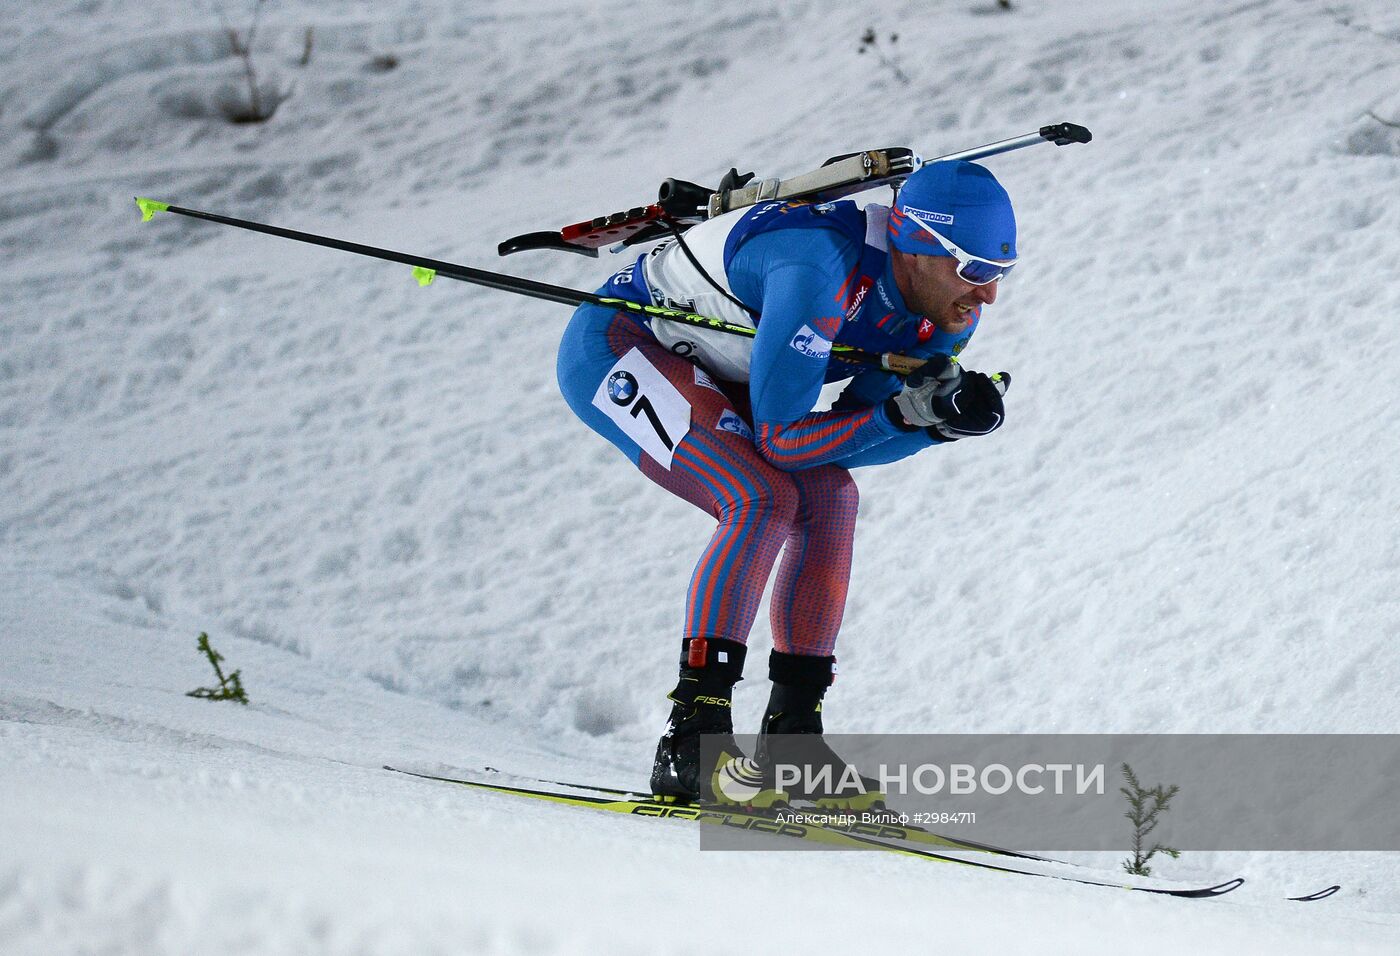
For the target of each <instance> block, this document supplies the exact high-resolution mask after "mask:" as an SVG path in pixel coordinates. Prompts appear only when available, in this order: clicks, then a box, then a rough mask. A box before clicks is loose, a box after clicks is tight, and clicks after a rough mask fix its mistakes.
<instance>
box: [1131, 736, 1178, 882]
mask: <svg viewBox="0 0 1400 956" xmlns="http://www.w3.org/2000/svg"><path fill="white" fill-rule="evenodd" d="M1123 776H1124V777H1125V778H1126V779H1127V781H1128V786H1126V787H1119V788H1118V790H1119V792H1120V793H1122V794H1123V796H1125V797H1127V798H1128V806H1129V808H1130V809H1129V810H1128V812H1127V813H1125V814H1123V816H1125V817H1127V818H1128V820H1129V821H1130V822H1131V823H1132V825H1133V856H1132V859H1129V860H1124V861H1123V869H1125V870H1127V871H1128V872H1129V873H1131V874H1133V875H1134V876H1151V875H1152V867H1150V866H1148V865H1147V861H1148V860H1150V859H1152V857H1153V856H1155V855H1156V854H1157V853H1159V852H1160V853H1165V854H1166V855H1167V856H1169V857H1171V858H1172V859H1173V860H1175V859H1177V858H1178V857H1180V856H1181V851H1180V850H1175V849H1172V848H1171V847H1169V846H1163V845H1162V844H1160V843H1153V844H1152V846H1151V847H1150V848H1149V849H1147V850H1146V851H1144V849H1143V847H1144V845H1145V843H1146V842H1147V835H1148V834H1149V833H1151V832H1152V831H1153V830H1155V829H1157V822H1158V821H1157V817H1158V815H1159V814H1162V813H1165V812H1166V811H1167V809H1168V804H1169V803H1170V802H1171V799H1172V797H1174V796H1176V793H1177V790H1179V789H1180V788H1179V787H1177V785H1176V784H1172V785H1171V786H1170V787H1167V788H1165V789H1164V788H1163V787H1162V785H1161V784H1160V783H1159V784H1157V786H1155V787H1153V788H1152V789H1150V790H1149V789H1146V788H1145V787H1143V785H1142V784H1141V783H1139V782H1138V778H1137V774H1135V773H1133V768H1132V767H1130V766H1128V765H1127V764H1126V763H1125V764H1123Z"/></svg>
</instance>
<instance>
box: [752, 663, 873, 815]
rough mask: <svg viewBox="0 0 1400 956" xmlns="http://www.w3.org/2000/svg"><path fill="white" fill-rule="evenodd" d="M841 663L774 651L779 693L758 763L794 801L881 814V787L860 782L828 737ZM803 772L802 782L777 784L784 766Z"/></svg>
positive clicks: (771, 666) (772, 670)
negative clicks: (825, 730)
mask: <svg viewBox="0 0 1400 956" xmlns="http://www.w3.org/2000/svg"><path fill="white" fill-rule="evenodd" d="M835 672H836V658H834V657H805V656H802V655H799V654H783V653H781V652H779V651H773V653H772V655H771V656H770V657H769V658H768V676H769V678H771V679H772V681H773V692H772V694H771V695H770V696H769V698H768V709H767V710H766V711H765V713H764V715H763V726H762V729H761V730H760V731H759V737H758V752H757V754H756V755H755V759H756V761H757V763H758V765H759V766H760V767H761V768H762V769H763V771H764V773H765V774H766V775H767V776H768V778H769V779H770V780H774V781H775V783H781V784H782V785H783V787H784V790H785V791H786V793H787V794H788V796H789V797H790V798H791V799H793V800H798V801H802V802H804V803H810V804H815V805H816V806H818V807H821V808H823V809H829V810H856V811H859V810H880V809H883V808H884V806H885V794H884V792H883V791H882V790H881V789H880V784H879V781H877V780H872V779H871V778H869V777H864V776H860V775H859V774H858V773H856V772H855V769H854V768H853V767H851V765H850V764H848V763H847V762H846V761H845V760H842V759H841V758H840V757H839V756H837V754H836V752H835V751H833V750H832V749H831V747H830V746H829V745H828V744H827V742H826V739H825V738H824V737H823V736H822V697H824V696H825V695H826V689H827V688H828V687H830V686H831V682H832V681H833V680H834V679H835ZM780 765H781V766H789V767H798V768H801V770H802V775H801V777H800V779H798V780H797V781H795V782H790V781H789V780H788V779H786V778H783V779H781V780H779V779H777V777H776V773H777V770H776V768H777V767H778V766H780Z"/></svg>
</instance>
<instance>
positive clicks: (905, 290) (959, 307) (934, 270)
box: [890, 248, 998, 335]
mask: <svg viewBox="0 0 1400 956" xmlns="http://www.w3.org/2000/svg"><path fill="white" fill-rule="evenodd" d="M890 257H891V265H892V266H893V269H894V284H895V285H896V286H898V287H899V294H900V295H902V296H904V303H905V304H906V305H907V306H909V311H910V312H914V313H916V314H918V315H922V316H923V317H924V318H926V319H928V320H929V321H930V322H932V323H933V324H934V327H935V328H937V329H938V330H939V331H940V332H950V333H953V334H955V335H956V334H957V333H958V332H961V331H963V330H964V329H966V328H967V327H968V326H969V325H971V324H972V310H973V309H975V308H977V307H978V306H979V305H991V304H992V303H993V302H995V301H996V300H997V285H998V283H996V282H989V283H987V284H986V285H972V284H971V283H970V282H964V281H963V280H962V279H959V278H958V260H956V259H954V258H953V257H952V256H916V255H910V254H909V253H907V252H900V251H899V250H898V249H895V248H891V249H890Z"/></svg>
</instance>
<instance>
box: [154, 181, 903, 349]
mask: <svg viewBox="0 0 1400 956" xmlns="http://www.w3.org/2000/svg"><path fill="white" fill-rule="evenodd" d="M136 205H137V206H138V207H139V208H140V210H141V221H142V222H149V221H150V220H151V218H152V217H153V216H155V214H156V213H158V212H173V213H176V214H177V215H181V216H189V217H190V218H192V219H203V220H205V221H207V222H215V223H219V224H220V225H224V226H234V227H237V228H239V229H249V230H252V231H253V232H262V233H266V234H268V235H269V236H280V237H281V238H283V239H294V240H296V241H297V242H306V243H310V244H311V245H315V246H325V247H326V248H328V249H338V250H340V251H341V252H353V253H355V254H356V255H361V256H370V257H371V258H374V259H384V260H386V261H389V262H398V263H401V264H403V265H407V266H413V277H414V278H415V279H417V280H418V284H419V285H428V284H430V283H431V282H432V281H433V279H434V278H435V277H437V276H444V277H446V278H448V279H458V280H460V281H462V282H470V283H473V284H474V285H481V286H486V287H487V288H489V289H499V290H500V291H502V292H515V293H517V294H519V295H527V296H531V297H533V298H536V299H544V300H546V301H549V302H558V303H560V304H561V305H574V306H578V305H585V304H589V305H601V306H603V307H605V308H614V309H625V310H627V311H629V312H636V313H638V314H640V315H645V316H648V317H650V318H659V319H669V320H671V321H675V322H681V323H684V324H686V325H694V326H698V327H700V328H707V329H713V330H715V331H718V332H725V333H728V334H730V335H744V336H748V337H749V338H752V337H753V336H754V334H755V330H754V329H751V328H748V327H746V326H742V325H735V324H733V323H731V322H725V321H723V320H721V319H716V318H712V317H710V316H707V315H699V314H697V313H695V312H684V311H681V310H679V309H668V308H665V307H663V306H659V305H644V304H642V303H640V302H629V301H628V300H626V299H614V298H609V297H606V296H601V295H597V294H596V293H593V292H583V291H581V290H579V289H568V288H565V287H564V286H558V285H550V284H549V283H547V282H536V281H535V280H533V279H522V278H520V277H519V276H512V275H505V274H503V273H499V272H488V271H486V270H485V269H473V268H471V267H470V266H463V265H457V264H456V263H453V262H443V261H442V260H440V259H429V258H426V257H424V256H415V255H410V254H408V253H404V252H395V251H394V250H392V249H380V248H377V247H375V246H366V245H362V244H360V243H358V242H347V241H345V240H344V239H333V238H331V237H329V236H317V235H313V234H312V233H309V232H298V231H297V230H295V229H284V228H282V227H281V226H269V225H266V224H264V223H260V222H250V221H248V220H246V219H234V218H233V217H231V216H220V215H216V214H215V213H212V212H202V211H200V210H198V209H186V208H184V207H183V206H173V205H171V204H170V203H165V202H160V201H158V200H155V199H143V198H141V197H137V199H136ZM831 354H832V356H833V357H834V358H838V359H840V360H842V361H843V362H850V363H851V364H854V365H864V366H870V367H874V368H882V369H884V370H886V371H888V372H894V373H895V374H897V375H908V374H909V373H910V372H912V371H914V370H915V369H916V368H918V367H919V366H921V365H923V364H924V362H925V360H924V359H916V358H910V357H909V356H907V355H895V354H894V353H892V352H886V353H884V354H883V355H877V354H876V353H874V352H867V351H865V350H864V349H857V348H853V347H851V346H849V345H833V346H832V347H831Z"/></svg>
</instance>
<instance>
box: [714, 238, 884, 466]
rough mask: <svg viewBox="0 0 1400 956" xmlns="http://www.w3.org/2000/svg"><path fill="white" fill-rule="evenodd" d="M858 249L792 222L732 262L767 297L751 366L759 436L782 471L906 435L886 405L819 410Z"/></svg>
mask: <svg viewBox="0 0 1400 956" xmlns="http://www.w3.org/2000/svg"><path fill="white" fill-rule="evenodd" d="M859 252H860V250H859V249H852V248H849V243H847V242H845V241H844V240H843V239H842V238H841V237H840V236H838V235H837V234H835V233H834V232H832V231H830V230H826V229H810V230H784V231H781V232H774V233H769V234H767V235H763V236H758V237H755V238H754V239H752V240H750V241H749V242H748V243H746V244H745V246H744V248H743V249H741V250H740V252H739V254H738V255H736V256H735V258H734V262H733V263H731V266H730V271H729V275H730V281H731V283H732V284H733V286H734V288H735V291H736V292H738V293H739V294H740V297H741V298H744V299H745V301H749V302H754V301H758V302H760V303H761V312H762V320H761V321H760V322H759V324H758V334H757V335H756V336H755V338H754V348H753V362H752V365H751V368H750V373H749V394H750V398H751V399H752V403H753V415H754V430H755V433H756V434H755V444H756V445H757V447H758V451H759V454H761V455H762V456H763V458H764V459H765V460H766V461H768V462H769V463H770V464H772V465H773V466H774V467H776V468H780V469H782V470H784V471H800V470H801V469H804V468H815V467H816V466H818V465H824V464H828V463H830V462H835V461H839V460H841V459H842V458H846V457H848V456H850V455H853V454H855V453H856V452H859V451H862V450H864V449H866V448H870V447H872V446H874V445H878V444H881V443H883V442H886V441H888V440H889V439H890V438H892V437H894V436H896V435H902V434H905V432H904V430H903V429H901V428H900V427H899V426H897V425H895V424H894V423H893V422H892V421H890V419H889V416H888V415H887V413H886V412H885V410H884V408H883V407H882V406H880V405H874V406H872V407H867V408H859V409H844V410H832V411H828V412H813V411H812V410H811V409H812V406H813V405H815V404H816V402H817V398H818V396H819V395H820V394H821V389H822V385H823V383H824V382H825V380H826V371H827V364H828V363H829V362H831V361H832V358H831V342H832V340H833V339H834V338H835V337H836V334H837V332H839V331H840V328H841V322H842V315H843V311H844V301H843V296H841V294H840V293H841V290H842V287H843V286H844V285H845V284H846V280H847V278H848V276H849V275H850V274H851V272H852V271H853V270H854V268H855V266H856V262H857V257H858V256H859ZM745 293H747V295H746V294H745Z"/></svg>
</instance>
